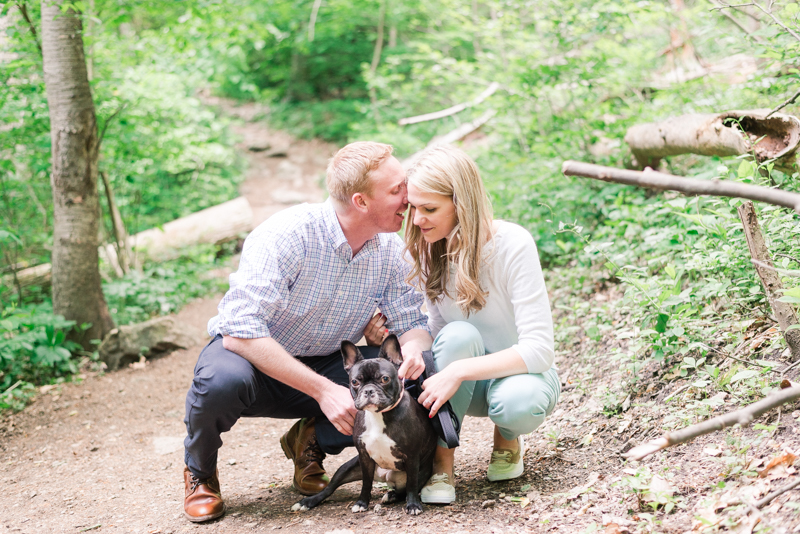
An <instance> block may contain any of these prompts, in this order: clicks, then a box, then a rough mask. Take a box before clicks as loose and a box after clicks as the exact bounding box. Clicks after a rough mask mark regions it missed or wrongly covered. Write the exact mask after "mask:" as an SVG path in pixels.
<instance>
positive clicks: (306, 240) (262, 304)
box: [208, 200, 428, 356]
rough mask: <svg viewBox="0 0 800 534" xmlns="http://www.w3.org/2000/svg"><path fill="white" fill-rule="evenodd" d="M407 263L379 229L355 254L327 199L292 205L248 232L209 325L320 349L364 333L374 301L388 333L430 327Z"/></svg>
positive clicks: (297, 348)
mask: <svg viewBox="0 0 800 534" xmlns="http://www.w3.org/2000/svg"><path fill="white" fill-rule="evenodd" d="M409 269H410V266H409V265H408V263H406V262H405V261H404V260H403V241H402V239H400V237H398V236H397V235H396V234H377V235H376V236H375V237H373V238H372V239H370V240H369V241H367V242H366V244H365V245H364V246H363V247H362V249H361V250H360V251H359V252H358V254H356V256H355V257H354V258H353V257H352V249H351V248H350V245H348V244H347V240H346V239H345V237H344V233H343V232H342V228H341V226H340V225H339V220H338V219H337V218H336V213H335V212H334V209H333V205H332V204H331V201H330V200H328V201H327V202H325V203H323V204H302V205H299V206H294V207H292V208H289V209H287V210H284V211H282V212H280V213H277V214H275V215H273V216H272V217H270V218H269V219H268V220H267V221H265V222H264V223H262V224H261V225H259V226H258V228H256V229H255V230H254V231H253V232H252V233H251V234H250V235H249V236H248V237H247V240H246V241H245V243H244V250H243V251H242V257H241V260H240V263H239V270H238V271H237V272H235V273H233V274H231V276H230V289H229V290H228V292H227V293H226V294H225V297H223V299H222V301H220V303H219V307H218V310H219V314H218V315H217V316H216V317H214V318H212V319H211V320H210V321H209V322H208V332H209V334H211V335H212V336H214V335H216V334H223V335H228V336H232V337H237V338H243V339H251V338H259V337H272V338H273V339H275V341H277V342H278V343H280V344H281V345H282V346H283V348H285V349H286V350H287V351H288V352H289V354H293V355H295V356H317V355H325V354H331V353H332V352H334V351H336V350H339V347H340V345H341V342H342V340H345V339H347V340H350V341H352V342H354V343H355V342H357V341H358V340H359V339H361V336H362V334H363V331H364V327H365V326H366V325H367V323H368V322H369V320H370V318H372V316H373V315H374V314H375V311H376V308H380V310H381V313H383V314H384V315H385V316H386V319H387V320H386V328H388V329H389V331H390V332H391V333H393V334H397V335H398V336H399V335H402V334H403V333H405V332H407V331H409V330H411V329H414V328H419V329H423V330H427V329H428V327H427V317H426V316H425V315H424V314H423V313H422V312H421V311H420V305H421V304H422V301H423V297H422V295H421V294H420V293H419V292H418V291H415V290H414V289H413V288H412V287H410V286H409V285H408V284H406V282H405V278H406V275H407V274H408V271H409Z"/></svg>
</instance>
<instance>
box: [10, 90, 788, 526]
mask: <svg viewBox="0 0 800 534" xmlns="http://www.w3.org/2000/svg"><path fill="white" fill-rule="evenodd" d="M211 103H212V104H216V105H219V106H222V107H223V109H225V110H226V111H227V112H228V113H230V114H233V115H237V116H238V117H240V118H241V119H242V121H241V124H240V125H239V126H237V132H238V133H239V134H240V135H241V136H242V138H243V141H242V143H241V144H240V147H241V151H242V153H243V154H245V156H246V157H247V158H248V159H249V161H250V170H249V171H248V176H247V179H246V181H245V182H244V184H243V185H242V187H241V192H242V194H244V195H245V196H247V198H248V199H250V200H251V202H252V204H253V207H254V212H255V213H256V217H257V219H258V220H259V221H260V220H263V219H265V218H266V217H268V216H269V215H270V214H271V213H274V212H275V211H277V210H278V209H281V208H282V207H284V206H286V205H289V204H293V203H296V202H300V201H318V200H321V199H322V196H323V195H322V189H321V179H322V176H324V169H325V165H326V162H327V159H328V158H329V157H330V155H331V154H332V151H333V149H334V147H332V146H330V145H327V144H323V143H319V142H306V141H299V140H296V139H292V138H291V137H290V136H288V135H286V134H284V133H281V132H274V131H271V130H269V129H268V128H267V127H266V126H265V125H264V123H263V121H261V120H260V119H259V116H260V113H261V112H260V110H259V109H258V108H257V107H255V106H241V107H235V106H233V105H232V104H231V103H229V102H225V101H217V102H211ZM254 149H255V150H254ZM223 274H225V273H220V275H223ZM219 298H220V295H216V296H212V297H209V298H207V299H203V300H198V301H195V302H193V303H192V304H190V305H189V306H187V307H186V308H184V309H183V310H182V311H181V312H180V313H179V314H178V318H179V319H180V320H182V321H185V322H186V323H188V324H190V325H192V326H193V327H196V328H199V329H201V330H205V325H206V322H207V320H208V319H209V318H210V317H212V316H213V315H214V314H215V313H216V305H217V302H218V300H219ZM551 298H552V300H553V304H554V308H555V309H557V325H559V327H563V326H564V325H566V324H569V323H570V317H569V312H566V311H564V310H563V309H559V307H558V306H557V305H556V304H557V303H558V302H559V299H560V298H561V296H560V295H559V292H558V291H552V292H551ZM593 298H595V299H597V300H598V301H599V300H607V299H615V298H620V295H619V294H617V293H615V292H614V290H613V289H611V290H598V292H597V293H596V294H595V295H594V297H593ZM561 308H563V307H561ZM578 332H580V330H578ZM576 335H577V334H576ZM206 342H207V338H205V337H201V338H199V339H197V344H196V346H195V347H192V348H189V349H187V350H178V351H175V352H173V353H171V354H169V355H167V356H165V357H162V358H159V359H154V360H151V361H148V362H146V364H144V365H140V364H139V365H137V364H134V365H133V366H131V367H129V368H127V369H123V370H120V371H116V372H113V373H86V375H85V379H84V380H83V381H81V382H78V383H69V384H63V385H60V386H57V387H50V386H47V387H45V388H42V389H41V391H40V394H39V395H38V398H37V399H35V400H34V401H33V402H32V403H31V404H30V405H29V406H28V407H27V408H26V409H25V410H23V411H22V412H20V413H17V414H13V415H6V416H5V417H4V419H3V420H2V421H0V451H2V457H0V484H2V488H3V493H4V496H3V498H2V499H0V533H3V532H9V533H10V532H15V533H17V532H19V533H28V534H38V533H51V532H53V533H62V532H66V533H78V532H104V533H106V532H107V533H128V532H134V533H142V534H144V533H148V534H157V533H163V534H167V533H178V532H197V533H217V532H220V533H244V532H248V533H249V532H271V531H274V530H281V531H286V532H290V533H291V532H303V533H306V532H308V533H326V532H338V533H347V532H354V533H361V532H370V533H390V532H392V533H393V532H437V533H465V532H493V533H514V532H568V533H571V532H575V533H578V532H595V531H602V532H606V533H609V534H614V533H618V532H676V533H677V532H688V531H701V530H703V529H704V528H708V527H713V526H714V525H716V528H718V529H720V530H727V529H730V530H731V531H736V532H751V531H752V529H753V526H756V524H758V525H757V528H764V527H765V526H771V527H773V530H772V531H773V532H800V516H799V515H798V500H800V499H798V492H797V491H795V492H788V493H785V494H783V495H782V496H780V497H778V498H777V499H775V500H774V501H773V503H772V504H771V505H769V506H767V507H765V508H763V509H762V511H761V512H759V513H756V512H752V513H751V514H750V515H747V514H746V512H747V509H746V508H745V507H743V506H739V507H738V508H728V509H727V510H724V511H723V509H724V508H725V507H726V506H727V505H728V504H730V503H732V502H733V501H734V500H735V499H745V500H755V499H757V498H759V497H760V496H762V495H764V494H765V493H766V492H767V491H769V490H770V489H775V488H779V487H781V486H783V485H784V484H786V483H787V482H789V481H791V480H794V479H795V477H796V476H798V475H797V474H796V473H795V467H794V466H793V465H792V464H794V463H795V462H796V460H797V458H796V457H795V456H793V454H794V455H798V456H800V421H798V418H800V411H798V406H797V405H796V404H795V405H794V406H792V405H787V406H786V407H785V408H784V410H783V411H782V416H779V415H778V413H777V412H776V413H773V414H771V415H768V416H765V417H763V418H762V419H761V420H759V421H758V422H759V423H762V424H763V425H766V426H765V427H763V428H758V427H754V428H752V429H745V430H741V429H734V430H729V431H728V432H718V433H716V434H711V435H708V436H704V437H702V438H699V439H697V440H695V441H694V442H692V443H691V444H688V445H683V446H678V447H674V448H672V449H669V450H667V451H665V452H662V453H658V454H655V455H653V456H652V457H650V458H648V459H646V460H644V461H643V462H641V463H633V462H626V461H625V460H624V458H622V457H621V455H620V454H621V452H623V451H625V450H627V449H629V448H630V447H631V446H633V444H634V443H637V444H638V443H643V442H644V441H647V440H649V439H652V438H654V437H656V436H658V435H660V434H661V433H662V432H663V426H664V424H666V422H668V421H669V420H670V417H672V418H673V419H674V414H675V409H674V407H671V405H670V403H668V402H667V400H668V399H667V397H669V396H670V395H672V394H674V399H673V402H675V401H676V400H677V401H678V402H679V405H680V406H681V407H684V408H685V410H684V411H687V410H688V408H686V407H687V406H691V405H692V403H694V402H696V401H698V399H700V400H702V399H703V395H702V392H700V391H697V390H696V389H687V390H684V391H681V390H682V388H683V386H684V385H685V384H686V382H684V381H683V380H681V379H680V378H675V377H673V378H672V379H671V381H667V380H666V379H665V378H664V377H663V376H662V375H661V374H660V373H659V372H658V371H657V370H656V371H655V372H650V371H648V370H646V371H647V372H643V374H642V376H643V377H645V378H643V383H640V387H639V391H640V392H641V393H640V394H639V395H638V396H633V397H632V398H631V397H629V398H628V399H626V400H625V401H623V402H621V403H618V406H617V405H615V407H613V408H609V406H608V403H607V402H606V401H605V399H604V398H603V392H604V391H607V390H608V386H610V385H613V384H615V383H618V382H619V381H620V380H622V379H623V374H624V372H623V371H621V370H620V365H619V363H618V362H614V361H613V360H612V359H611V358H608V357H607V356H606V352H605V351H604V350H601V351H595V350H590V349H588V348H587V347H586V346H585V343H584V341H583V340H582V338H581V337H580V336H578V337H576V341H575V343H574V345H572V346H570V347H561V348H560V350H559V352H558V354H557V359H556V364H557V365H558V367H559V370H560V374H561V377H562V383H563V389H564V391H563V393H562V397H561V400H560V402H559V405H558V407H557V409H556V411H555V412H554V413H553V414H552V415H551V416H550V417H549V418H548V420H547V421H546V422H545V424H544V425H543V426H542V427H541V428H540V429H538V430H537V431H536V432H534V433H533V434H531V435H530V436H528V437H527V438H526V439H527V443H528V449H527V452H526V454H525V463H526V470H525V473H524V475H523V476H522V477H521V478H519V479H516V480H513V481H507V482H501V483H489V482H487V481H486V478H485V474H486V466H487V463H488V461H489V456H490V452H491V435H492V432H491V425H490V423H489V421H488V420H486V419H476V418H468V419H467V420H466V421H465V424H464V428H463V431H462V446H461V447H460V448H459V450H458V452H457V456H456V465H457V467H456V473H457V475H456V478H457V500H456V502H455V503H454V504H453V505H450V506H426V508H425V512H424V513H423V514H422V515H419V516H416V517H412V516H407V515H406V514H405V513H404V510H403V505H402V504H393V505H385V506H383V507H381V508H379V509H374V508H371V509H370V510H369V511H368V512H366V513H361V514H353V513H352V512H351V511H350V507H351V506H352V503H353V502H354V501H355V499H356V497H357V494H358V489H359V487H358V484H351V485H349V486H345V487H343V488H341V489H340V490H338V491H337V492H336V493H335V494H334V495H333V497H332V498H331V499H330V500H329V501H327V502H325V503H323V504H322V505H321V506H320V507H318V508H316V509H314V510H312V511H308V512H304V513H299V512H292V511H291V506H292V504H294V503H295V502H297V501H298V500H299V498H300V496H299V495H298V494H297V493H295V492H294V491H293V490H292V489H291V479H292V463H291V462H290V461H289V460H287V459H286V458H285V457H284V455H283V453H282V451H281V449H280V445H279V443H278V438H279V437H280V436H281V435H282V434H283V433H284V432H285V431H286V430H288V428H289V427H290V426H291V425H292V424H293V421H286V420H273V419H243V420H241V421H240V422H239V423H237V424H236V426H235V427H234V428H233V429H232V430H231V431H230V432H229V433H227V434H225V435H224V436H223V438H224V445H223V447H222V449H221V450H220V454H219V471H220V480H221V485H222V494H223V497H224V498H225V500H226V503H227V506H228V512H227V514H226V515H225V516H224V517H223V518H221V519H219V520H216V521H211V522H209V523H205V524H199V525H198V524H192V523H189V522H188V521H186V519H184V517H183V508H182V502H183V477H182V471H183V466H184V463H183V438H184V435H185V427H184V424H183V414H184V400H185V395H186V391H187V389H188V387H189V385H190V382H191V378H192V372H193V367H194V364H195V361H196V359H197V355H198V353H199V351H200V349H201V348H202V346H203V345H204V344H205V343H206ZM614 342H615V341H614V334H613V332H611V333H609V334H608V337H607V340H604V343H603V344H601V346H602V347H605V348H609V345H610V344H611V343H614ZM775 357H776V358H780V357H784V355H783V354H776V355H775ZM796 371H797V369H795V370H794V371H793V373H796ZM796 376H797V374H793V375H790V378H792V377H796ZM647 377H649V378H647ZM792 379H793V380H794V379H795V378H792ZM648 381H649V382H648ZM728 409H729V408H728V407H725V406H722V407H718V408H717V409H716V411H714V413H719V412H721V411H727V410H728ZM712 411H713V406H712ZM694 418H696V417H694ZM694 418H693V416H692V415H689V419H691V420H689V421H684V422H682V423H681V424H680V425H679V426H683V425H684V424H688V423H691V422H693V421H694ZM776 418H778V419H779V420H777V419H776ZM769 425H771V426H769ZM352 454H353V449H350V450H349V451H345V452H344V453H343V454H341V455H339V456H338V457H329V458H328V459H327V460H326V463H325V465H326V467H327V469H328V471H329V472H333V470H335V468H336V467H337V466H338V465H340V464H341V463H342V462H344V461H345V460H347V459H349V458H350V457H351V456H352ZM772 460H775V461H774V462H771V461H772ZM771 463H772V464H775V465H773V466H772V467H770V465H771ZM759 470H761V471H762V472H763V474H764V476H758V475H757V474H756V473H757V471H759ZM373 497H374V500H373V506H374V504H375V503H376V502H377V501H378V500H379V497H380V493H379V491H378V490H377V489H376V490H375V492H374V493H373ZM648 501H655V504H654V505H652V506H649V505H647V502H648ZM658 501H661V504H660V505H659V504H658ZM665 506H667V507H670V508H672V507H673V506H674V510H672V512H671V513H666V512H665V511H664V508H665ZM654 507H655V508H658V510H657V511H656V512H653V508H654ZM712 530H713V528H712Z"/></svg>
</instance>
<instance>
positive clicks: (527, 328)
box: [503, 225, 555, 373]
mask: <svg viewBox="0 0 800 534" xmlns="http://www.w3.org/2000/svg"><path fill="white" fill-rule="evenodd" d="M508 237H509V238H510V239H509V240H508V242H507V243H506V245H507V246H508V250H507V256H506V258H505V262H504V266H503V267H504V270H505V274H506V280H505V283H506V288H507V290H508V294H509V296H510V300H511V305H512V307H513V310H514V322H515V323H516V327H517V336H518V341H517V344H516V345H513V346H512V347H511V348H513V349H515V350H516V351H517V352H518V353H519V355H520V356H521V357H522V359H523V361H524V362H525V365H527V367H528V372H529V373H544V372H545V371H547V370H549V369H550V368H551V367H552V366H553V360H554V359H555V348H554V347H555V342H554V339H553V316H552V314H551V313H550V300H549V299H548V296H547V289H546V288H545V284H544V275H543V274H542V267H541V265H540V263H539V254H538V251H537V249H536V243H535V242H534V240H533V237H532V236H531V234H530V233H529V232H528V231H527V230H525V229H524V228H522V227H520V226H516V225H514V231H513V232H510V235H508Z"/></svg>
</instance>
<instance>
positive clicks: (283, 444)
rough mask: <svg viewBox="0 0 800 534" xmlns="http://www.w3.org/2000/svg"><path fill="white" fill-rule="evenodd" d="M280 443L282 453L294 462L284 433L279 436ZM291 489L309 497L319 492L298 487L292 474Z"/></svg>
mask: <svg viewBox="0 0 800 534" xmlns="http://www.w3.org/2000/svg"><path fill="white" fill-rule="evenodd" d="M280 443H281V449H283V454H285V455H286V458H288V459H289V460H291V461H292V463H294V456H292V450H291V449H290V448H289V444H288V443H286V434H284V435H283V436H281V439H280ZM292 489H293V490H295V491H296V492H297V493H299V494H300V495H305V496H306V497H311V496H313V495H316V494H317V493H319V492H316V491H305V490H302V489H300V488H298V487H297V483H296V482H295V480H294V476H292Z"/></svg>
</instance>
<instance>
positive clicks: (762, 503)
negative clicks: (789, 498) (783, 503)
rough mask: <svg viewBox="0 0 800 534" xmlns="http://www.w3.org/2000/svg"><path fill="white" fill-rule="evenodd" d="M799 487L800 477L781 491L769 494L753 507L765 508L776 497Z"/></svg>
mask: <svg viewBox="0 0 800 534" xmlns="http://www.w3.org/2000/svg"><path fill="white" fill-rule="evenodd" d="M797 486H800V477H798V479H797V480H795V481H794V482H790V483H789V484H787V485H785V486H784V487H782V488H780V489H776V490H775V491H772V492H770V493H767V494H766V495H765V496H764V497H763V498H762V499H761V500H759V501H756V502H755V503H753V506H755V507H756V508H763V507H765V506H766V505H768V504H769V503H771V502H772V501H773V500H774V499H775V497H778V496H780V495H782V494H784V493H786V492H787V491H790V490H793V489H794V488H796V487H797Z"/></svg>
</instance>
